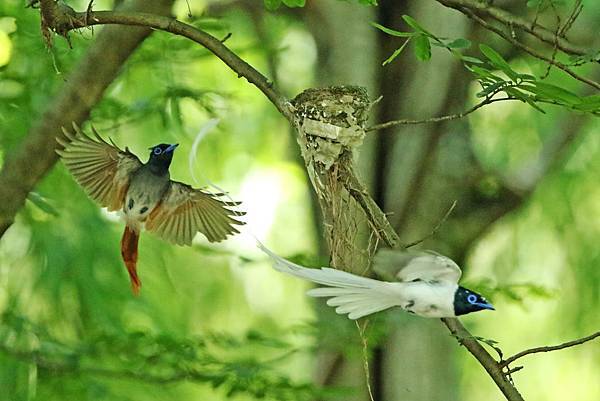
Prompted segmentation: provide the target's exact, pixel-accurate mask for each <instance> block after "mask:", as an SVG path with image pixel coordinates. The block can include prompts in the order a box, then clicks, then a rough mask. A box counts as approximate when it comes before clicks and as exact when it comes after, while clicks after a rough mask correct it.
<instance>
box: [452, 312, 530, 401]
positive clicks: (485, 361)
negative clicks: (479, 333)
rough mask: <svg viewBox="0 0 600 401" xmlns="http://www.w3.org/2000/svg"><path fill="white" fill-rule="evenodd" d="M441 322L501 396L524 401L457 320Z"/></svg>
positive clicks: (500, 368) (493, 360)
mask: <svg viewBox="0 0 600 401" xmlns="http://www.w3.org/2000/svg"><path fill="white" fill-rule="evenodd" d="M442 322H444V324H445V325H446V327H448V330H450V333H452V335H454V336H455V337H456V338H457V339H458V342H459V343H460V344H461V345H463V346H465V348H467V349H468V350H469V352H470V353H471V354H472V355H473V356H474V357H475V359H477V360H478V361H479V363H480V364H481V366H483V368H484V369H485V371H486V372H487V373H488V375H490V377H491V378H492V379H493V380H494V382H495V383H496V386H498V388H499V389H500V391H501V392H502V394H504V396H505V397H506V399H507V400H509V401H524V400H523V396H522V395H521V394H520V393H519V391H518V390H517V389H516V388H515V387H514V386H513V385H512V383H511V382H510V381H509V380H508V379H507V377H506V376H505V374H504V373H503V372H502V367H501V366H500V364H499V363H498V362H497V361H496V360H495V359H494V358H493V357H492V356H491V355H490V353H489V352H487V351H486V350H485V348H483V346H482V345H481V344H480V343H479V341H477V339H476V338H475V337H473V335H472V334H471V333H469V331H468V330H467V329H465V327H464V326H463V325H462V324H461V323H460V321H459V320H458V319H454V318H445V319H442Z"/></svg>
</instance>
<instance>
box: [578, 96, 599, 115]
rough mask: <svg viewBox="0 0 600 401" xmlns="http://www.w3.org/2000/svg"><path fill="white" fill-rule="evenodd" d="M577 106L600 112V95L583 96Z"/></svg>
mask: <svg viewBox="0 0 600 401" xmlns="http://www.w3.org/2000/svg"><path fill="white" fill-rule="evenodd" d="M576 107H577V109H578V110H581V111H590V112H600V95H591V96H586V97H582V98H581V101H580V103H579V104H578V105H577V106H576Z"/></svg>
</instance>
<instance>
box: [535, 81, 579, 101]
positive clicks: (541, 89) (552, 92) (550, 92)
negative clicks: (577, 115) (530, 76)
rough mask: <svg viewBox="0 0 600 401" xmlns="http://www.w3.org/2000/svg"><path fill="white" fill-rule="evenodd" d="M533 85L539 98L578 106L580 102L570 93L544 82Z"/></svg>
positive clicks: (577, 97)
mask: <svg viewBox="0 0 600 401" xmlns="http://www.w3.org/2000/svg"><path fill="white" fill-rule="evenodd" d="M533 84H534V85H535V87H536V88H537V91H536V92H537V94H539V95H541V96H544V97H547V98H550V99H552V100H557V101H560V102H563V103H567V104H578V103H580V102H581V98H580V97H579V96H577V95H576V94H575V93H573V92H570V91H568V90H566V89H564V88H561V87H559V86H556V85H552V84H548V83H545V82H534V83H533Z"/></svg>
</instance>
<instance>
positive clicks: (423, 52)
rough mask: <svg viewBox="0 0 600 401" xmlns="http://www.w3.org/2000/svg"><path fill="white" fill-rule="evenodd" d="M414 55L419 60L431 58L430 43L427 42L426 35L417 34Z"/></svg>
mask: <svg viewBox="0 0 600 401" xmlns="http://www.w3.org/2000/svg"><path fill="white" fill-rule="evenodd" d="M415 56H417V58H418V59H419V60H421V61H427V60H429V59H430V58H431V43H429V38H428V37H427V36H425V35H419V36H417V38H416V40H415Z"/></svg>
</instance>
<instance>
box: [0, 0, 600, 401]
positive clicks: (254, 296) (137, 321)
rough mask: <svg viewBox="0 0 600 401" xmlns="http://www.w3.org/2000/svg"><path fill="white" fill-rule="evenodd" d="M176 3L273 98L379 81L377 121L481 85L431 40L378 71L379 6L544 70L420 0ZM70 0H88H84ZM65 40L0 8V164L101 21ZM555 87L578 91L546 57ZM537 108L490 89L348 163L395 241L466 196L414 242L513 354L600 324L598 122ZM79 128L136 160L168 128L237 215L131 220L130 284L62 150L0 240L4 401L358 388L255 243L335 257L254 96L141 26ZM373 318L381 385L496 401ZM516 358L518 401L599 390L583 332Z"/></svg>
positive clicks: (479, 323)
mask: <svg viewBox="0 0 600 401" xmlns="http://www.w3.org/2000/svg"><path fill="white" fill-rule="evenodd" d="M189 3H190V4H189V5H188V4H187V3H186V2H185V1H177V2H176V3H175V6H174V13H175V14H176V15H177V16H178V17H179V18H181V19H183V20H187V21H190V22H191V23H192V24H193V25H195V26H198V27H200V28H202V29H206V30H207V31H208V32H210V33H211V34H213V35H214V36H216V37H218V38H223V37H225V36H226V35H227V34H228V33H229V32H231V33H232V36H231V37H230V38H229V39H227V41H226V44H227V46H228V47H230V48H231V49H232V50H233V51H234V52H236V53H237V54H238V55H240V56H241V57H242V58H243V59H245V60H246V61H248V62H249V63H250V64H251V65H253V66H254V67H255V68H257V69H258V70H259V71H261V72H263V73H264V74H265V75H267V76H268V77H270V78H272V79H273V80H274V81H275V82H276V83H277V85H278V87H279V89H280V90H281V91H282V92H283V93H284V94H285V95H286V96H289V97H293V96H295V95H296V94H297V93H299V92H300V91H302V90H303V89H305V88H308V87H313V86H324V85H334V84H357V85H363V86H366V87H367V88H368V89H369V93H370V95H371V97H372V98H373V99H375V98H377V97H378V96H379V95H383V96H384V98H383V100H382V101H381V102H380V103H379V104H378V105H377V107H376V110H375V111H374V113H373V118H372V122H373V123H376V122H383V121H386V120H390V119H397V118H428V117H431V116H437V115H442V114H451V113H455V112H459V111H461V110H464V109H466V108H468V107H470V106H471V105H473V104H475V102H477V101H478V99H477V98H476V95H475V94H476V93H477V92H478V86H477V83H476V82H475V80H474V79H473V76H472V75H470V74H469V73H468V71H466V70H465V69H464V68H463V67H462V65H461V64H460V63H459V62H457V60H456V59H454V58H452V57H451V56H450V55H449V54H447V52H445V51H444V49H437V48H434V49H433V57H432V59H431V60H430V61H428V62H422V61H418V60H416V59H415V57H414V56H413V55H412V54H411V53H410V52H409V51H406V52H404V53H402V54H401V55H400V56H399V57H398V58H397V59H396V60H394V62H393V63H391V64H389V65H387V66H385V67H382V66H381V63H382V61H383V60H385V59H386V58H387V57H388V56H389V55H390V54H391V53H392V51H393V50H394V49H395V48H397V47H398V44H399V43H400V44H401V42H399V41H396V39H398V38H392V37H390V36H387V35H385V34H383V33H382V32H380V31H378V30H376V29H375V28H373V27H372V26H371V25H370V22H373V21H378V22H379V23H380V24H382V25H385V26H388V27H392V28H394V29H406V25H405V24H403V22H402V19H401V15H403V14H409V15H411V16H413V17H414V18H415V19H417V20H418V21H419V23H421V24H422V25H423V26H426V27H428V29H430V30H431V31H433V32H434V33H435V34H436V35H439V36H442V37H449V38H456V37H466V38H469V39H470V40H471V41H472V42H473V43H487V44H488V45H490V46H491V47H493V48H495V49H496V50H497V51H498V52H501V53H502V54H503V55H504V57H505V58H507V59H508V60H509V61H510V64H511V66H512V67H513V68H515V69H518V70H519V71H521V72H524V73H529V74H534V75H536V76H542V75H543V74H544V73H545V66H544V64H543V63H541V62H537V61H535V60H532V59H531V58H529V57H525V56H523V55H522V54H520V53H519V52H518V51H515V49H512V48H510V46H508V45H507V44H505V43H503V42H501V41H499V40H498V38H497V37H494V36H491V35H490V34H489V33H486V32H484V31H482V30H481V29H480V28H478V27H477V26H474V25H472V24H471V23H470V22H469V21H468V20H466V19H465V18H464V17H462V16H461V15H459V14H458V13H456V12H451V11H448V10H447V9H445V8H444V7H442V6H440V5H439V4H437V3H436V2H434V1H416V0H413V1H397V2H395V1H381V2H380V4H379V5H378V6H377V7H375V6H365V5H362V4H359V2H352V1H334V0H322V1H321V0H319V1H312V2H308V4H307V5H306V6H305V7H303V8H285V7H281V8H278V9H276V10H274V11H269V10H266V9H265V7H264V5H263V3H262V2H260V1H252V0H247V1H244V0H241V1H214V2H213V1H194V2H192V1H190V2H189ZM513 3H519V2H513ZM521 3H525V2H521ZM566 3H567V5H564V6H563V7H568V4H569V2H568V1H567V2H566ZM69 4H71V5H72V6H73V7H74V8H76V9H78V10H82V9H84V8H85V6H86V5H87V2H84V1H70V2H69ZM112 6H113V4H112V2H111V1H97V2H95V9H98V10H100V9H106V8H109V7H112ZM188 6H189V8H190V10H191V13H192V15H193V17H191V18H190V17H189V16H188ZM515 7H516V6H515ZM517 8H518V7H517ZM522 8H523V7H521V8H518V10H517V11H521V12H523V13H525V12H528V11H527V10H526V9H525V11H523V9H522ZM561 10H562V9H561ZM542 18H543V17H542ZM546 18H547V20H551V15H550V17H546ZM599 23H600V4H599V3H597V2H593V1H588V2H585V8H584V13H583V14H582V16H581V17H580V19H579V20H578V21H577V25H576V26H575V27H574V28H573V31H572V32H571V35H572V39H573V40H574V41H575V42H578V43H590V44H595V45H596V48H597V45H598V41H597V38H596V36H597V35H595V34H596V32H595V29H596V27H597V26H598V24H599ZM99 30H101V28H99V27H96V28H95V32H96V33H97V32H98V31H99ZM71 40H72V42H73V49H72V50H71V49H69V47H68V45H67V43H66V42H65V41H64V40H62V39H61V38H56V39H55V47H54V48H53V49H51V50H47V49H46V48H45V46H44V43H43V41H42V40H41V36H40V33H39V13H38V12H37V11H36V10H32V9H30V8H29V9H26V8H24V2H23V1H21V0H4V1H3V2H2V3H1V4H0V163H2V160H3V159H4V157H5V155H6V154H9V153H10V152H11V151H12V150H13V149H15V147H16V146H17V145H18V143H19V142H20V141H21V140H22V139H23V137H24V136H25V135H26V134H27V132H28V129H29V128H30V127H31V125H32V124H33V122H34V121H35V120H36V119H38V118H39V117H40V114H41V111H42V110H43V109H44V107H45V105H46V104H48V103H49V102H52V99H53V96H54V95H55V94H56V92H57V91H59V90H60V86H61V84H62V82H63V81H64V80H65V79H68V78H67V77H68V74H69V72H70V71H71V70H72V69H73V68H74V66H75V65H76V62H77V61H78V60H79V59H81V58H82V57H84V54H85V51H86V48H87V47H88V46H89V45H90V43H91V42H93V40H94V35H93V34H92V32H91V31H89V30H82V31H81V32H80V33H72V34H71ZM594 40H595V42H594ZM116 45H118V44H116ZM467 52H472V53H473V54H476V53H477V46H474V47H473V48H472V49H470V50H467ZM586 68H587V67H584V69H583V71H584V72H588V73H590V74H592V75H593V74H594V73H595V74H596V77H597V76H598V71H595V72H594V71H593V70H592V69H591V68H587V69H586ZM596 68H597V67H596ZM547 81H548V82H551V83H554V84H556V85H561V86H563V87H566V88H568V89H570V90H572V91H574V92H576V93H579V94H585V95H590V94H594V93H590V91H589V90H588V89H587V88H585V87H583V85H581V84H580V83H574V82H576V81H573V80H572V79H570V78H569V77H568V76H566V75H565V74H563V73H560V72H557V71H555V70H554V69H553V70H552V71H551V72H550V74H549V76H548V78H547ZM543 108H544V110H545V111H546V113H545V114H543V113H541V112H539V111H537V110H535V109H534V108H531V107H529V106H527V105H526V104H524V103H521V102H500V103H496V104H493V105H489V106H486V107H484V108H482V109H480V110H479V111H477V112H476V113H473V114H471V115H470V116H469V117H468V118H465V119H462V120H457V121H453V122H446V123H435V124H428V125H416V126H401V127H399V128H396V129H390V130H384V131H379V132H370V133H369V134H368V137H367V139H366V141H365V144H364V146H363V149H362V150H361V154H360V159H359V161H358V163H359V165H360V168H361V175H362V176H363V178H364V179H365V180H366V181H367V182H368V184H369V186H370V188H371V190H372V193H373V195H374V197H375V199H376V200H377V201H378V203H379V204H380V205H381V206H382V208H383V209H384V211H386V212H389V213H390V219H391V221H392V223H393V224H394V225H395V227H396V228H397V229H398V231H399V233H400V235H401V238H402V239H403V241H404V242H410V241H412V240H415V239H418V238H420V237H422V236H424V235H426V234H427V233H428V232H429V231H431V229H432V227H434V226H435V224H436V223H437V222H438V221H439V220H440V218H441V217H442V216H443V215H444V212H445V210H447V209H448V207H449V206H450V205H451V203H452V202H453V201H454V200H457V201H458V206H457V208H456V210H455V212H454V213H453V214H452V215H451V217H450V218H449V219H448V221H447V222H446V223H445V224H444V225H443V226H442V227H441V229H440V230H439V232H438V233H437V234H436V235H435V236H434V237H433V238H430V239H428V240H427V241H426V242H425V243H424V244H423V245H422V247H425V248H430V249H435V250H438V251H440V252H442V253H445V254H448V255H449V256H451V257H453V258H455V260H457V262H459V264H461V265H462V266H463V267H464V278H463V280H464V282H465V283H466V284H465V285H468V286H470V287H472V288H474V289H476V290H479V291H481V292H483V293H484V294H485V295H486V296H488V297H489V298H490V299H492V301H493V302H494V305H495V306H496V309H497V310H496V312H494V313H481V314H474V315H469V316H466V317H464V319H462V320H463V323H464V324H465V325H466V326H467V327H468V328H469V329H470V330H471V332H472V333H473V334H474V335H477V336H481V337H483V338H486V339H491V340H494V341H497V346H498V347H499V348H501V349H502V351H503V352H504V354H505V356H507V355H511V354H514V353H516V352H518V351H521V350H523V349H525V348H530V347H534V346H539V345H545V344H554V343H560V342H563V341H567V340H570V339H574V338H577V337H581V336H584V335H587V334H590V333H591V332H593V331H597V330H598V328H599V327H600V319H599V315H598V310H599V308H600V268H599V266H600V248H599V247H598V243H599V238H600V185H599V182H600V181H599V178H600V137H599V136H598V128H599V127H600V124H599V123H598V119H597V118H596V117H594V116H591V115H586V114H581V113H576V112H573V111H570V110H568V109H566V108H560V107H555V106H551V105H546V106H543ZM91 122H92V123H93V124H94V126H95V127H96V128H97V129H98V131H99V132H100V133H101V134H102V135H103V136H105V137H111V138H112V139H113V140H114V141H115V142H116V143H117V144H119V145H120V146H121V147H124V146H128V147H129V148H130V149H131V150H132V151H133V152H134V153H136V154H137V155H139V156H140V157H141V158H142V159H143V160H145V157H146V154H147V152H148V151H147V148H148V147H149V146H152V145H154V144H157V143H161V142H166V143H175V142H177V143H180V144H181V146H180V147H179V148H178V149H177V152H176V154H175V159H174V161H173V164H172V167H171V176H172V177H173V178H174V179H176V180H179V181H184V182H188V183H192V184H194V186H203V185H207V184H208V183H209V182H212V183H215V184H216V185H218V186H219V187H220V188H223V189H226V190H227V191H230V193H231V196H232V197H233V198H235V199H238V200H242V201H243V209H244V210H245V211H246V212H247V218H246V222H247V225H246V226H244V228H243V232H242V233H241V234H240V235H238V236H236V237H234V238H232V239H230V240H228V241H226V242H224V243H222V244H217V245H215V244H209V243H208V242H207V241H206V240H205V239H204V238H203V237H202V236H201V235H199V236H198V237H197V238H196V240H195V243H194V246H192V247H189V248H183V247H175V246H171V245H169V244H167V243H164V242H162V241H160V240H159V239H157V238H155V237H153V236H152V235H149V234H148V235H143V236H142V239H141V242H140V260H139V270H140V274H141V278H142V281H143V283H144V285H143V288H142V293H141V296H140V297H139V298H134V297H132V295H131V292H130V289H129V283H128V278H127V274H126V270H125V269H124V267H123V266H122V262H121V260H120V255H119V239H120V236H121V233H122V226H123V225H122V223H121V222H120V221H119V219H118V216H117V215H116V214H109V213H107V212H106V211H104V210H101V209H100V208H98V207H97V206H96V205H95V204H94V203H93V202H92V201H90V200H89V199H88V198H87V197H86V195H85V194H84V192H83V191H82V190H81V188H79V187H78V186H77V184H76V183H75V181H74V180H73V179H72V177H71V176H70V175H69V174H68V173H67V171H66V169H65V168H64V167H63V166H62V165H60V164H57V165H56V166H55V168H54V169H52V171H51V172H50V174H48V175H47V176H46V177H45V178H44V179H43V181H42V182H40V183H39V185H38V186H37V188H36V191H35V193H34V194H32V195H31V196H30V198H29V200H28V202H27V204H26V207H25V208H23V210H22V211H21V212H20V214H19V215H18V218H17V221H16V223H15V224H14V225H13V226H12V227H11V228H10V229H9V231H8V232H7V233H6V234H5V235H4V237H3V238H2V241H1V242H0V313H1V316H2V318H1V321H0V399H2V400H10V401H13V400H14V401H17V400H19V401H20V400H65V399H66V400H83V399H89V400H165V399H169V400H170V399H172V400H221V399H227V398H233V399H236V400H252V399H260V398H265V397H266V398H268V399H276V400H287V399H291V400H295V399H345V400H366V399H367V398H366V397H367V395H366V393H365V385H364V383H365V378H364V371H363V360H362V342H361V339H360V337H359V334H358V331H357V328H356V326H355V325H354V323H353V322H349V321H348V320H347V319H345V318H344V317H338V316H336V315H335V314H334V313H333V312H331V311H329V310H324V309H325V308H323V307H322V305H321V304H320V303H319V302H315V301H313V300H310V299H307V298H306V297H305V296H304V291H305V290H306V289H307V288H308V285H307V284H306V283H304V282H301V281H300V280H297V279H294V278H288V277H283V276H282V275H280V274H278V273H277V272H275V271H272V270H271V268H270V267H269V263H268V262H267V260H266V259H265V257H264V255H262V254H261V253H260V252H258V251H257V250H256V248H255V246H254V238H253V236H257V237H258V238H259V239H260V240H261V241H263V242H264V243H266V244H267V246H269V247H270V248H271V249H273V250H274V251H276V252H278V253H279V254H281V255H283V256H286V257H288V258H290V259H292V260H294V261H296V262H300V263H304V264H306V265H311V266H319V265H326V264H327V257H326V255H325V254H324V251H323V249H324V245H323V241H322V239H321V234H320V233H321V228H320V227H319V211H318V210H317V206H316V205H315V204H314V201H313V199H312V197H311V192H310V191H311V189H310V185H309V183H308V181H307V179H306V175H305V170H304V165H303V163H302V162H301V160H300V158H299V152H298V149H297V144H296V142H295V139H294V138H293V137H292V135H291V134H290V133H289V131H290V130H289V127H288V125H287V122H286V121H285V120H284V119H283V118H282V117H281V116H280V115H279V114H278V113H277V111H276V110H275V108H274V107H273V106H272V105H271V104H270V103H269V102H268V101H267V100H266V98H265V97H264V96H263V95H262V94H261V93H260V92H258V90H256V89H255V88H254V87H253V86H251V85H249V84H248V83H247V82H246V81H245V80H244V79H238V77H237V75H236V74H235V73H233V72H232V71H230V70H229V69H228V68H227V67H226V66H224V65H223V64H222V62H220V61H219V60H218V59H216V58H215V57H214V56H213V55H212V54H210V53H209V52H208V51H206V50H204V49H202V48H200V47H199V46H197V45H195V44H193V43H191V42H189V41H186V40H185V39H182V38H178V37H174V36H172V35H168V34H166V33H162V32H157V33H154V34H153V35H152V36H151V37H150V38H149V39H147V40H146V41H145V42H144V44H143V45H142V47H141V48H140V49H139V50H138V51H137V52H136V53H135V54H134V55H133V56H132V57H131V59H130V60H128V62H127V64H126V66H125V67H124V68H123V70H122V73H121V74H120V76H119V78H118V79H117V80H116V81H115V82H114V83H113V84H112V85H111V87H110V88H109V90H108V91H107V93H106V95H105V97H104V99H103V100H102V101H101V103H100V104H99V105H98V106H97V107H96V108H94V109H93V111H92V115H91ZM215 124H216V125H215ZM213 125H214V128H210V127H211V126H213ZM207 130H208V132H207V133H206V135H205V136H204V137H203V139H202V141H201V142H200V144H199V146H198V147H197V149H195V150H196V151H194V149H193V144H194V141H195V140H196V139H197V137H198V135H199V134H200V133H202V132H206V131H207ZM209 180H210V181H209ZM366 334H367V337H368V340H369V345H370V353H369V356H370V365H371V369H372V371H371V376H372V379H373V389H374V391H375V393H376V396H377V399H378V400H465V401H468V400H481V399H484V400H500V399H501V394H500V393H499V392H498V390H497V389H496V388H495V386H494V384H493V382H492V381H491V380H489V379H488V377H487V376H486V374H485V372H484V371H483V369H482V368H481V366H480V365H478V364H477V363H476V361H475V360H474V359H473V358H472V356H471V355H469V354H468V353H467V352H466V350H464V349H462V348H460V347H459V346H458V344H457V343H456V341H455V339H453V338H451V337H450V335H449V334H448V332H447V331H446V329H445V328H444V327H443V326H442V324H441V323H440V322H439V320H437V319H434V320H426V319H422V318H418V317H414V316H408V315H405V314H403V313H401V312H399V311H387V312H383V313H380V314H378V315H377V316H375V317H373V318H371V319H370V320H369V325H368V328H367V330H366ZM491 352H494V351H493V350H492V351H491ZM520 362H522V363H519V364H523V365H524V366H525V369H524V370H522V371H520V372H517V373H515V374H514V376H513V378H514V380H515V383H516V385H517V387H518V388H519V389H520V391H521V392H522V394H523V395H524V397H525V399H531V400H566V399H572V400H578V401H595V400H598V399H599V398H600V380H598V378H599V377H600V343H598V342H597V341H596V342H591V343H588V344H586V345H583V346H581V347H578V348H571V349H567V350H563V351H559V352H553V353H548V354H540V355H536V356H530V357H528V358H527V359H523V360H522V361H520Z"/></svg>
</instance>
